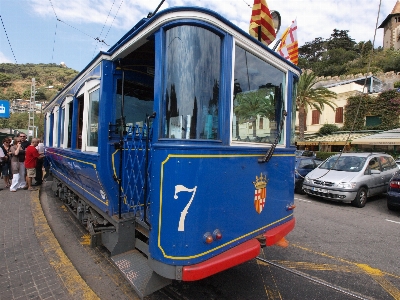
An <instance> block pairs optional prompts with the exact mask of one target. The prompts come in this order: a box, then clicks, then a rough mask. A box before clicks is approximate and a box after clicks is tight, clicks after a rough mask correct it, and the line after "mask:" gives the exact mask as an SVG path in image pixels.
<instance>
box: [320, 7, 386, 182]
mask: <svg viewBox="0 0 400 300" xmlns="http://www.w3.org/2000/svg"><path fill="white" fill-rule="evenodd" d="M381 5H382V0H379V7H378V15H377V17H376V24H375V32H374V39H373V41H372V49H371V55H370V56H369V60H368V67H367V72H366V75H365V80H364V86H363V89H362V92H361V94H362V95H364V94H365V88H366V85H367V80H368V74H369V70H370V68H371V60H372V56H373V55H372V54H373V53H374V45H375V38H376V31H377V29H378V21H379V14H380V12H381ZM367 93H368V92H367ZM362 102H363V97H360V101H359V102H358V106H357V109H356V114H355V117H354V121H353V125H352V127H351V129H350V131H349V134H348V136H347V139H346V141H345V142H344V146H343V149H342V151H341V152H340V154H339V156H338V158H337V159H336V161H335V163H334V164H333V166H331V167H330V168H329V169H328V171H326V173H324V174H322V175H321V176H319V177H317V178H315V179H320V178H322V177H324V176H325V175H326V174H328V173H329V172H330V171H331V170H332V169H333V168H335V166H336V164H337V163H338V161H339V159H340V157H341V156H342V154H343V153H344V152H346V146H347V144H348V143H349V140H350V138H351V135H352V134H353V133H354V129H355V125H356V123H357V118H358V113H359V112H360V107H361V104H362Z"/></svg>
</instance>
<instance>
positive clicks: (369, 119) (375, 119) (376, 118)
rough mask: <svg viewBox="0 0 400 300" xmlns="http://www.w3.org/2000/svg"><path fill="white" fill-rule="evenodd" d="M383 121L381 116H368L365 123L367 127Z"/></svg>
mask: <svg viewBox="0 0 400 300" xmlns="http://www.w3.org/2000/svg"><path fill="white" fill-rule="evenodd" d="M381 123H382V120H381V117H380V116H368V117H366V118H365V125H366V126H367V127H372V126H377V125H380V124H381Z"/></svg>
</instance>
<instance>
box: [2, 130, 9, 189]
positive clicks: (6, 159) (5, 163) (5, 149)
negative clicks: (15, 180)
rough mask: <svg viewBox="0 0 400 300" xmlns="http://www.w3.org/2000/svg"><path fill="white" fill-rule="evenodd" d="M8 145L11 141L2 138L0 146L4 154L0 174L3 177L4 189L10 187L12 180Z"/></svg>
mask: <svg viewBox="0 0 400 300" xmlns="http://www.w3.org/2000/svg"><path fill="white" fill-rule="evenodd" d="M10 143H11V140H10V139H9V138H4V139H3V145H2V146H1V149H2V150H3V154H4V159H3V166H2V169H1V172H2V175H3V179H4V184H5V186H6V188H9V187H10V186H11V178H12V173H11V157H10V148H11V146H10Z"/></svg>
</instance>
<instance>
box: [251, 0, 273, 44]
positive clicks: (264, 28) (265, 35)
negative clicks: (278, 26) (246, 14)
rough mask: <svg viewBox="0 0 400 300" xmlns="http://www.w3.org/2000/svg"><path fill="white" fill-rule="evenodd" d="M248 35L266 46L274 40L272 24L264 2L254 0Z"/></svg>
mask: <svg viewBox="0 0 400 300" xmlns="http://www.w3.org/2000/svg"><path fill="white" fill-rule="evenodd" d="M249 33H250V35H251V36H253V37H255V38H257V39H258V40H259V41H260V42H262V43H264V44H266V45H269V44H271V43H272V42H273V40H275V38H276V33H275V28H274V22H273V21H272V17H271V12H270V11H269V9H268V6H267V2H266V1H265V0H254V5H253V11H252V13H251V19H250V28H249Z"/></svg>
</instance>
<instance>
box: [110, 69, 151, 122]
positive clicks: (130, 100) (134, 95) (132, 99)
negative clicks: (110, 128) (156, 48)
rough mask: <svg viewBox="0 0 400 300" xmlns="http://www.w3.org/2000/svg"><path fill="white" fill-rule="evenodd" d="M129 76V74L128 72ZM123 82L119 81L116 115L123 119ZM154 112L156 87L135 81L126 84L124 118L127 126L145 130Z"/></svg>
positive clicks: (126, 81) (127, 81) (128, 81)
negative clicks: (147, 119) (145, 125)
mask: <svg viewBox="0 0 400 300" xmlns="http://www.w3.org/2000/svg"><path fill="white" fill-rule="evenodd" d="M127 73H128V74H126V75H129V72H127ZM121 95H122V80H121V79H119V80H117V99H116V106H115V115H116V118H117V123H118V119H120V117H121V99H122V96H121ZM153 111H154V87H153V85H151V86H149V85H147V84H143V83H140V82H138V81H134V80H126V79H125V82H124V117H125V124H126V126H132V127H135V126H138V127H139V128H140V129H141V128H143V124H145V122H146V117H147V116H150V115H151V114H152V113H153Z"/></svg>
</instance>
